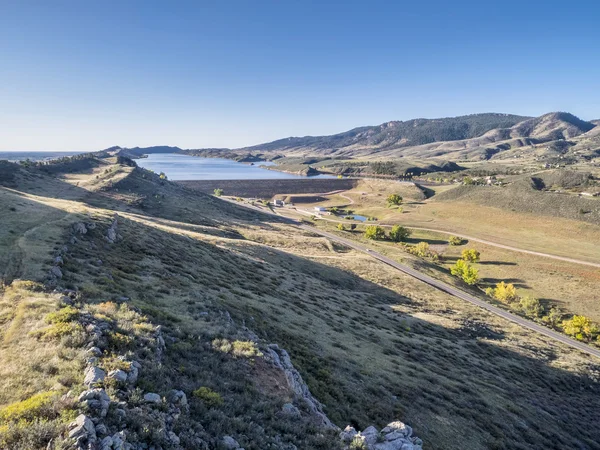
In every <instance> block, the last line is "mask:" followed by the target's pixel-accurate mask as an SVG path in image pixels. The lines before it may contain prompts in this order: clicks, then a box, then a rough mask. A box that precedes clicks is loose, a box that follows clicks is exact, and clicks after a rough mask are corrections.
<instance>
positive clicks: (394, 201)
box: [387, 194, 402, 206]
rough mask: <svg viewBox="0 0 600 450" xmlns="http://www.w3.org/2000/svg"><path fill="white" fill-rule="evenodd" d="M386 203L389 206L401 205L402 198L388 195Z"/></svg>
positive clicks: (396, 195)
mask: <svg viewBox="0 0 600 450" xmlns="http://www.w3.org/2000/svg"><path fill="white" fill-rule="evenodd" d="M387 203H388V205H390V206H391V205H395V206H399V205H401V204H402V197H401V196H399V195H398V194H390V195H388V198H387Z"/></svg>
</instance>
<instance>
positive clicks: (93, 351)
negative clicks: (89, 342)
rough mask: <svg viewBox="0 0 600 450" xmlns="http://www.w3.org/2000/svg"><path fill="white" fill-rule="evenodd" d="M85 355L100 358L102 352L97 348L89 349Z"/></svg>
mask: <svg viewBox="0 0 600 450" xmlns="http://www.w3.org/2000/svg"><path fill="white" fill-rule="evenodd" d="M86 353H87V354H89V355H92V356H102V350H100V349H99V348H98V347H91V348H89V349H88V350H87V351H86Z"/></svg>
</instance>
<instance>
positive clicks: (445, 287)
mask: <svg viewBox="0 0 600 450" xmlns="http://www.w3.org/2000/svg"><path fill="white" fill-rule="evenodd" d="M234 203H236V204H238V205H242V206H245V207H247V208H251V209H255V210H258V211H260V212H262V213H264V214H270V215H273V216H277V217H279V218H283V219H284V220H286V221H288V222H289V223H291V224H294V225H297V226H298V227H299V228H302V229H304V230H307V231H310V232H312V233H315V234H319V235H321V236H323V237H326V238H328V239H330V240H332V241H335V242H338V243H340V244H344V245H346V246H348V247H350V248H353V249H355V250H357V251H360V252H364V253H366V254H368V255H370V256H372V257H373V258H375V259H378V260H379V261H381V262H383V263H385V264H388V265H389V266H391V267H393V268H395V269H397V270H400V271H401V272H404V273H406V274H408V275H410V276H412V277H414V278H416V279H418V280H420V281H423V282H424V283H427V284H429V285H430V286H433V287H435V288H437V289H439V290H441V291H444V292H446V293H448V294H450V295H453V296H455V297H457V298H460V299H461V300H465V301H467V302H469V303H472V304H473V305H476V306H479V307H480V308H483V309H485V310H486V311H489V312H491V313H492V314H495V315H497V316H500V317H503V318H504V319H507V320H510V321H511V322H514V323H516V324H518V325H521V326H522V327H525V328H528V329H530V330H533V331H535V332H537V333H539V334H542V335H544V336H547V337H549V338H551V339H554V340H556V341H558V342H561V343H563V344H566V345H568V346H570V347H572V348H575V349H577V350H580V351H582V352H585V353H588V354H590V355H592V356H596V357H598V358H600V350H599V349H595V348H593V347H590V346H589V345H586V344H584V343H582V342H579V341H576V340H574V339H571V338H569V337H567V336H565V335H564V334H562V333H559V332H557V331H553V330H551V329H549V328H546V327H544V326H542V325H538V324H537V323H535V322H532V321H530V320H527V319H524V318H523V317H520V316H517V315H516V314H512V313H510V312H508V311H505V310H504V309H502V308H498V307H497V306H494V305H492V304H490V303H488V302H486V301H483V300H480V299H478V298H477V297H475V296H473V295H471V294H468V293H466V292H464V291H461V290H460V289H457V288H455V287H454V286H451V285H449V284H446V283H444V282H442V281H439V280H436V279H435V278H432V277H430V276H428V275H425V274H423V273H421V272H419V271H417V270H415V269H413V268H412V267H409V266H406V265H404V264H400V263H398V262H396V261H394V260H392V259H390V258H388V257H386V256H384V255H382V254H381V253H378V252H375V251H373V250H371V249H369V248H368V247H366V246H364V245H361V244H358V243H356V242H355V241H351V240H350V239H346V238H343V237H340V236H337V235H335V234H332V233H328V232H327V231H323V230H319V229H318V228H315V227H312V226H309V225H305V224H302V223H301V222H299V221H297V220H295V219H291V218H289V217H285V216H282V215H279V214H275V213H272V212H267V211H265V210H264V209H262V208H258V207H255V206H251V205H246V204H241V203H238V202H234Z"/></svg>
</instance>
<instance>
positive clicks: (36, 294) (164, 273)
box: [0, 161, 600, 450]
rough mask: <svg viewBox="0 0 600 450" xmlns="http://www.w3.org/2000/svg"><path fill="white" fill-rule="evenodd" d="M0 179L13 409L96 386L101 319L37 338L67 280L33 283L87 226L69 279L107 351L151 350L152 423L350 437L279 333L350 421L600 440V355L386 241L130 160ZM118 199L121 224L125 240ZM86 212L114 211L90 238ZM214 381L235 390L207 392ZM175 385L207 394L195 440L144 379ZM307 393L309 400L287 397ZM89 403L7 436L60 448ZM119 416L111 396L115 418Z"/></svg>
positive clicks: (183, 435)
mask: <svg viewBox="0 0 600 450" xmlns="http://www.w3.org/2000/svg"><path fill="white" fill-rule="evenodd" d="M105 162H106V161H105ZM96 177H97V178H96ZM359 189H360V188H359ZM419 192H420V191H419ZM419 192H417V190H415V188H412V187H410V186H408V185H406V191H403V195H405V197H406V198H409V197H410V196H413V197H414V199H415V201H419V202H422V201H423V199H424V198H420V195H424V194H422V193H421V194H419ZM0 193H1V194H2V195H1V196H0V201H2V205H1V206H2V208H3V209H2V210H3V211H4V210H7V209H8V210H9V211H11V212H12V214H14V215H2V216H1V217H0V221H1V225H2V226H1V227H0V229H1V230H5V229H9V230H13V232H12V233H10V232H8V233H6V236H3V237H2V240H0V246H1V247H0V254H1V255H9V257H8V258H5V259H3V260H2V261H1V264H2V269H3V270H2V271H1V272H2V273H3V274H5V276H4V279H5V284H6V286H5V287H4V288H3V290H2V292H1V295H2V300H1V303H0V317H2V320H1V321H0V349H1V351H0V366H1V367H2V375H3V377H2V380H3V384H0V387H1V388H2V392H1V393H0V420H3V421H5V422H6V421H7V420H8V419H5V418H3V417H5V416H3V415H2V414H3V413H2V411H6V408H7V407H8V406H9V405H10V404H11V403H13V402H17V401H21V400H27V399H31V397H32V395H34V394H36V393H40V392H41V393H45V392H50V393H51V395H55V396H58V397H60V396H62V395H63V394H64V393H66V392H67V391H69V390H71V391H73V392H74V393H75V395H77V394H78V393H79V392H80V391H81V390H82V385H81V382H82V378H83V373H82V367H83V360H82V355H81V352H82V347H81V343H80V342H79V341H78V336H79V337H81V338H85V333H84V334H82V335H79V334H78V333H75V334H73V335H72V336H71V337H70V338H63V339H58V340H55V339H49V340H40V339H39V338H37V337H36V336H38V335H39V333H41V332H43V333H45V334H44V335H43V336H47V335H48V333H47V332H48V328H47V327H53V326H54V325H49V323H50V324H52V323H53V322H51V320H55V319H50V318H49V317H48V314H49V313H52V312H55V311H61V310H60V309H59V308H61V307H62V306H61V302H62V301H63V300H61V296H60V295H57V294H54V293H52V292H51V291H50V292H48V291H45V290H40V289H39V287H38V285H36V284H28V283H29V282H31V281H36V282H39V281H44V280H45V279H46V274H47V272H48V270H49V269H50V267H51V261H52V258H53V257H54V256H55V255H56V252H57V251H59V250H60V249H61V247H62V246H63V245H67V246H68V250H67V252H66V253H65V254H64V264H63V265H62V266H61V269H62V272H63V278H62V279H61V280H60V284H61V286H62V287H64V288H68V289H73V290H74V291H75V292H76V302H75V308H76V309H77V314H78V315H80V316H83V317H87V316H86V315H91V316H92V317H94V318H95V319H94V320H100V321H106V322H107V323H109V324H111V328H110V330H111V331H110V334H109V340H108V344H107V348H106V351H105V353H104V354H103V355H102V356H101V358H100V364H101V365H102V367H105V368H107V369H108V368H111V367H115V365H116V364H122V362H121V363H119V362H118V361H122V360H120V359H119V356H123V355H128V356H127V358H130V359H135V360H136V361H139V362H140V363H141V366H142V369H141V370H140V378H139V381H138V383H137V387H136V388H135V389H134V390H132V391H129V392H128V393H127V394H126V396H125V397H124V400H123V401H125V402H126V403H127V406H126V410H127V414H128V417H129V418H130V419H129V420H128V421H127V422H126V425H127V428H126V429H127V430H128V431H127V432H128V435H129V436H130V437H131V439H134V440H135V442H144V443H146V444H147V445H162V446H163V447H164V448H186V449H187V448H190V449H191V448H202V447H201V446H200V445H199V444H198V442H200V441H202V442H204V443H206V444H207V446H209V448H218V445H220V444H219V442H221V438H222V437H223V436H224V435H226V434H229V435H232V436H233V437H235V439H237V440H238V442H239V443H240V444H241V445H242V446H243V447H244V448H246V449H247V450H248V449H263V448H277V449H289V448H291V447H289V444H294V445H296V447H297V448H298V449H306V450H308V449H335V448H337V447H339V445H338V443H337V437H336V433H334V432H328V431H325V430H324V429H323V428H322V427H320V426H319V425H318V423H316V422H315V417H314V415H313V414H311V411H310V408H309V407H308V406H307V404H306V403H305V401H303V400H302V399H298V398H296V397H295V396H294V395H293V393H292V392H291V391H290V389H289V388H288V387H287V386H286V383H285V379H284V378H282V374H281V373H280V372H278V371H277V370H275V369H274V368H273V367H272V366H271V365H270V364H269V363H268V361H267V360H266V358H265V357H264V354H265V352H266V350H267V344H269V343H277V344H278V345H279V346H280V347H282V348H284V349H286V350H287V351H288V352H289V353H290V355H291V359H292V362H293V363H294V365H295V366H296V368H297V369H298V370H299V371H300V373H301V374H302V377H303V378H304V380H305V381H306V382H307V384H308V386H309V388H310V390H311V392H312V394H313V395H314V396H315V397H316V398H317V399H318V400H319V401H320V402H321V403H323V404H324V407H323V408H324V412H325V413H326V414H327V415H328V417H329V418H330V419H331V420H332V421H333V422H334V423H335V424H336V425H338V426H340V427H342V428H343V427H345V426H346V425H347V424H352V425H354V426H356V427H359V428H361V429H362V428H365V427H366V426H368V425H371V424H374V425H376V426H377V427H381V426H383V425H385V424H386V423H388V422H391V421H392V420H395V419H397V420H402V421H404V422H406V423H408V424H410V425H411V426H412V427H414V429H415V434H416V435H417V436H419V437H421V438H422V439H423V441H424V444H425V445H424V447H425V448H428V449H461V450H462V449H481V448H495V449H503V448H507V449H508V448H510V449H533V448H548V449H553V448H554V449H562V448H566V447H568V446H577V447H578V448H586V449H598V448H600V445H599V444H598V442H600V434H599V431H598V428H597V427H596V426H595V424H596V421H597V417H598V414H599V413H600V400H599V399H598V395H597V393H598V382H599V380H598V371H599V370H600V366H599V364H598V361H596V360H594V359H593V358H592V357H590V356H587V355H583V354H580V353H578V352H577V351H573V350H572V349H570V348H567V347H564V346H563V345H560V344H555V343H552V342H548V341H547V340H546V339H543V338H541V337H539V336H537V335H536V334H534V333H533V332H530V331H527V330H524V329H522V328H520V327H518V326H516V325H514V324H512V323H510V322H507V321H505V320H503V319H500V318H498V317H496V316H494V315H491V314H488V313H486V312H483V311H481V310H480V309H478V308H476V307H474V306H472V305H469V304H465V303H464V302H462V301H460V300H458V299H456V298H454V297H451V296H449V295H447V294H444V293H442V292H440V291H438V290H436V289H434V288H432V287H430V286H428V285H426V284H423V283H421V282H419V281H417V280H415V279H413V278H411V277H409V276H407V275H403V274H401V273H399V272H397V271H394V270H393V269H391V268H389V267H388V266H386V265H383V264H381V263H378V262H377V261H375V260H373V259H372V258H370V257H369V256H368V255H365V254H361V253H358V252H355V251H352V250H350V249H348V248H344V247H343V246H339V245H337V244H333V243H331V242H329V241H328V240H327V239H324V238H322V237H319V236H316V235H314V234H312V233H310V232H306V231H303V230H300V229H298V228H296V227H294V226H292V225H288V224H284V223H281V222H279V221H277V219H276V218H274V217H271V216H264V215H261V214H259V213H254V212H251V211H248V210H246V209H243V208H241V207H237V206H236V205H232V204H230V203H227V202H224V201H220V200H219V199H216V198H214V197H209V196H206V195H202V194H199V193H196V192H193V191H190V190H187V189H185V188H183V187H181V186H179V185H177V184H174V183H170V182H168V181H163V180H160V179H159V178H158V176H156V175H152V174H150V173H148V172H145V171H142V170H139V169H133V168H131V167H123V166H120V165H117V164H115V162H114V161H108V162H106V165H102V166H101V167H100V168H95V169H93V170H92V171H91V172H89V173H88V174H87V175H86V174H85V173H81V172H77V173H71V174H65V175H63V176H62V177H61V178H60V179H55V178H51V177H49V176H47V175H43V174H39V173H37V172H36V171H34V170H32V171H29V170H24V169H23V170H20V171H19V173H18V176H17V177H16V178H15V179H13V180H12V184H11V186H10V187H9V186H8V183H6V184H5V186H4V187H1V188H0ZM383 194H384V192H382V195H383ZM351 195H352V194H351ZM349 196H350V195H349ZM360 196H361V194H360V193H359V194H354V195H353V196H350V198H356V199H357V200H358V198H359V197H360ZM375 197H377V198H379V196H375ZM419 198H420V199H419ZM342 200H344V201H346V202H347V201H348V200H347V199H344V198H342ZM34 205H39V206H38V207H34ZM11 208H15V210H14V211H13V210H11ZM115 212H116V213H118V219H117V220H118V234H119V235H120V238H119V239H117V241H116V242H115V243H112V244H111V243H108V242H107V240H106V239H105V236H106V235H107V230H108V228H109V226H110V224H111V223H112V220H113V218H114V214H115ZM406 215H407V216H408V215H409V214H406ZM78 222H84V223H93V224H94V226H93V227H90V228H89V229H88V231H87V232H86V233H85V234H78V235H76V240H75V241H73V242H71V240H70V237H71V236H73V233H74V231H73V230H74V228H73V227H72V225H73V224H75V223H78ZM414 237H415V239H416V238H418V237H420V236H417V235H415V236H414ZM426 237H427V236H423V238H426ZM429 238H430V239H435V236H430V237H429ZM374 245H375V246H376V247H377V248H379V247H381V248H386V245H385V244H379V243H376V244H374ZM483 254H484V255H487V254H488V250H484V253H483ZM489 254H490V257H491V255H492V253H491V250H490V253H489ZM398 257H399V258H406V259H407V260H410V261H413V262H414V263H415V264H417V263H418V261H416V259H415V258H414V257H412V256H410V255H407V254H405V253H404V254H403V255H400V254H399V253H398ZM486 257H487V256H486ZM507 267H508V266H507ZM494 270H496V269H494ZM488 276H489V277H493V276H495V275H494V273H493V272H490V274H489V275H488ZM19 279H20V280H23V281H16V280H19ZM23 305H25V306H23ZM29 305H31V306H29ZM51 317H52V316H51ZM65 320H67V319H65ZM49 321H50V322H49ZM68 323H72V324H74V326H75V325H76V322H68ZM158 325H160V326H161V328H160V330H159V329H158V328H156V327H157V326H158ZM51 329H52V328H51ZM16 330H18V333H16V332H15V331H16ZM157 330H158V331H157ZM29 331H32V332H33V334H31V333H29ZM159 332H160V335H161V336H162V337H163V338H164V342H165V348H164V351H163V350H161V351H158V350H157V349H158V348H160V347H159V346H158V344H157V338H156V336H157V333H159ZM36 333H37V334H36ZM14 355H22V358H21V359H16V358H15V356H14ZM31 355H33V356H31ZM48 355H55V356H52V357H50V356H48ZM17 373H18V374H19V375H18V376H17ZM21 380H27V382H24V381H21ZM200 387H205V388H207V389H210V392H214V393H216V394H217V395H216V396H210V397H207V396H206V395H205V396H204V397H197V396H194V394H193V392H195V391H197V390H198V389H199V388H200ZM170 389H181V390H183V391H184V392H185V393H186V394H187V395H188V398H189V399H190V411H189V413H186V414H183V415H182V417H181V418H180V419H179V421H178V422H177V423H176V424H175V425H174V427H173V428H172V430H173V432H174V433H176V434H177V435H178V436H179V438H180V440H181V444H180V446H179V447H176V446H173V444H172V442H171V441H168V440H166V438H165V436H164V435H163V434H161V433H160V430H161V429H163V428H161V427H163V426H164V423H162V422H161V420H163V419H161V417H163V414H164V411H163V412H161V411H160V410H153V411H150V412H148V408H149V407H148V406H147V405H143V404H141V403H139V395H140V393H142V394H143V393H146V392H158V393H159V394H161V395H165V394H166V393H168V392H169V390H170ZM107 392H108V393H109V394H110V395H111V396H114V397H115V398H116V396H117V395H120V394H119V393H118V392H117V390H114V389H112V388H110V386H108V387H107ZM204 392H206V391H204ZM199 395H200V394H199ZM209 398H210V399H212V400H211V401H209ZM219 398H220V401H218V400H216V399H219ZM287 402H294V404H295V405H296V406H297V407H298V409H299V410H300V413H301V415H300V417H299V418H297V417H296V418H293V417H285V416H282V415H281V412H280V411H281V408H282V405H284V404H285V403H287ZM582 405H585V406H584V407H582ZM111 408H113V407H111ZM136 408H137V409H136ZM76 409H77V407H76V405H73V404H72V402H71V403H67V404H65V405H62V404H58V403H56V410H52V411H50V412H44V411H43V412H40V413H39V418H48V419H49V420H50V421H51V424H52V427H51V430H50V431H48V430H46V432H45V433H42V432H41V431H40V427H41V425H40V423H38V422H34V423H29V422H27V421H25V422H23V423H21V425H18V427H21V428H14V427H17V425H15V423H16V422H15V423H13V422H9V423H5V422H0V427H2V426H4V427H5V428H4V429H3V430H10V433H9V434H5V435H3V437H2V438H3V439H9V438H10V439H12V441H10V442H11V443H13V444H12V447H10V448H15V449H17V448H22V449H25V448H27V449H32V448H33V449H35V448H45V447H46V444H47V442H48V436H55V435H56V434H57V433H58V434H60V433H61V432H63V431H64V429H65V427H66V423H67V422H68V421H69V420H70V418H72V416H73V414H74V413H75V412H76ZM111 411H112V410H111ZM136 414H137V415H136ZM112 420H113V416H112V415H111V413H110V412H109V415H108V416H107V419H106V423H107V425H108V426H109V428H112V427H115V426H116V422H115V423H113V422H111V421H112ZM140 423H147V424H150V425H151V427H150V428H151V430H150V431H149V430H147V429H144V428H143V427H140ZM11 427H12V428H11ZM19 433H20V434H19ZM23 436H25V437H23ZM15 443H17V444H15Z"/></svg>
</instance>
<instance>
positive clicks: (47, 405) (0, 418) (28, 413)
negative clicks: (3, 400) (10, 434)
mask: <svg viewBox="0 0 600 450" xmlns="http://www.w3.org/2000/svg"><path fill="white" fill-rule="evenodd" d="M56 396H57V393H56V392H54V391H48V392H40V393H38V394H35V395H32V396H31V397H29V398H28V399H26V400H22V401H20V402H15V403H11V404H10V405H7V406H5V407H4V408H2V409H0V422H5V423H6V422H18V421H31V420H35V419H37V418H43V417H45V418H48V417H50V416H54V415H55V412H54V409H53V405H54V403H55V400H56Z"/></svg>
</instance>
